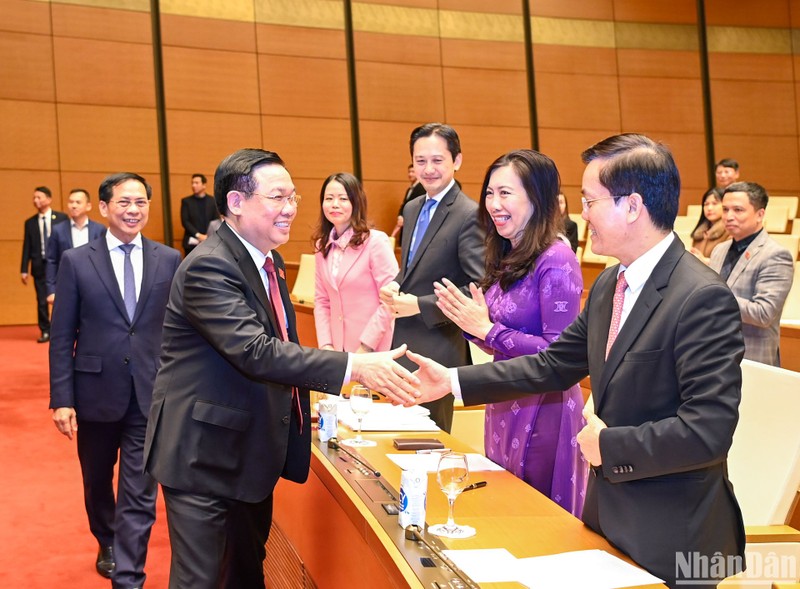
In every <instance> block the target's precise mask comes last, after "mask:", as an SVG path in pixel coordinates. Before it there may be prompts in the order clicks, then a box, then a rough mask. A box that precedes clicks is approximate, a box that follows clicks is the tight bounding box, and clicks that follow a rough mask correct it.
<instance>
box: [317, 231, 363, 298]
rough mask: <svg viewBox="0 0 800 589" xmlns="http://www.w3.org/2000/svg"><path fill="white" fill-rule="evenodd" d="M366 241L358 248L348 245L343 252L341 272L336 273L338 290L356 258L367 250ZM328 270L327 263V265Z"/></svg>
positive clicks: (340, 263) (340, 265)
mask: <svg viewBox="0 0 800 589" xmlns="http://www.w3.org/2000/svg"><path fill="white" fill-rule="evenodd" d="M367 239H369V238H367ZM366 249H367V248H366V243H362V244H361V245H360V246H358V247H357V248H355V247H351V246H348V247H347V248H346V249H345V250H344V252H342V260H341V262H339V273H338V274H337V275H336V280H335V281H334V284H335V285H336V290H339V286H340V285H341V284H342V281H343V280H344V277H345V276H346V275H347V273H348V272H349V271H350V269H351V268H352V267H353V264H355V263H356V260H358V258H360V257H361V255H362V254H363V253H364V251H366ZM325 267H326V270H327V264H326V265H325Z"/></svg>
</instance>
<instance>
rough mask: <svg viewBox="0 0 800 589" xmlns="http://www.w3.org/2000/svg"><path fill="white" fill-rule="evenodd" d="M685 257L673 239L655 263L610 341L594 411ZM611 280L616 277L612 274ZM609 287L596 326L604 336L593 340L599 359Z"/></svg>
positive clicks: (610, 299) (609, 304) (610, 303)
mask: <svg viewBox="0 0 800 589" xmlns="http://www.w3.org/2000/svg"><path fill="white" fill-rule="evenodd" d="M685 253H686V250H685V248H684V247H683V243H682V242H681V241H680V239H679V238H678V237H677V235H676V236H675V237H674V239H673V242H672V244H670V246H669V248H667V251H666V252H665V253H664V255H663V256H662V257H661V259H660V260H659V261H658V264H656V267H655V268H653V272H652V273H651V274H650V277H649V278H648V279H647V281H646V282H645V283H644V286H643V287H642V292H641V293H640V294H639V298H637V299H636V304H635V305H634V306H633V308H632V309H631V311H630V314H629V315H628V318H627V319H626V320H625V323H624V324H623V326H622V328H621V329H620V331H619V333H618V334H617V339H616V340H615V341H614V345H613V346H612V347H611V350H610V351H609V354H608V358H607V359H606V361H605V365H604V366H603V372H602V373H601V376H600V383H599V385H600V386H599V387H598V388H597V390H596V395H595V397H594V399H595V405H596V411H598V412H599V411H600V409H601V407H602V402H603V398H604V394H605V391H606V388H607V387H608V383H609V382H610V381H611V378H612V377H613V376H614V373H615V372H616V370H617V368H618V367H619V365H620V364H621V363H622V360H623V358H624V357H625V354H627V353H628V351H629V350H630V348H631V346H632V345H633V344H634V343H635V342H636V339H637V338H638V337H639V334H640V333H641V332H642V330H643V329H644V328H645V326H646V325H647V323H648V321H650V317H651V316H652V315H653V313H654V312H655V310H656V309H657V308H658V306H659V305H660V304H661V301H662V300H663V297H662V296H661V289H663V288H665V287H667V286H668V285H669V278H670V276H671V275H672V272H673V270H674V269H675V266H676V264H677V263H678V261H679V260H680V259H681V256H682V255H684V254H685ZM614 276H616V274H615V275H614ZM609 283H610V285H609V286H611V288H610V292H604V293H603V294H604V295H605V296H604V298H603V307H601V308H603V309H604V310H605V309H606V308H607V309H608V314H607V317H606V315H605V313H604V314H603V319H602V321H601V324H600V326H599V328H600V329H602V328H603V325H604V326H605V331H604V332H603V333H604V336H598V338H597V339H598V340H600V339H602V344H603V345H602V346H596V348H595V353H599V354H603V355H605V349H606V343H607V342H608V328H609V326H610V325H611V311H612V308H613V298H614V287H615V284H616V281H609ZM607 290H608V289H607ZM592 389H593V392H595V391H594V387H592Z"/></svg>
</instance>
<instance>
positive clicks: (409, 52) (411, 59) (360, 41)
mask: <svg viewBox="0 0 800 589" xmlns="http://www.w3.org/2000/svg"><path fill="white" fill-rule="evenodd" d="M342 41H344V40H342ZM353 45H354V47H355V53H356V57H357V59H358V61H359V62H365V61H380V62H385V63H397V64H414V65H427V66H438V65H441V62H442V57H441V54H442V53H443V52H444V47H443V45H444V44H443V43H440V41H439V39H435V38H433V37H422V36H416V37H412V36H410V35H403V34H398V35H387V34H383V33H370V32H363V31H356V32H355V33H354V35H353Z"/></svg>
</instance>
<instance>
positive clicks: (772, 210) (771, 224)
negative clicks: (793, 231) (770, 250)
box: [764, 199, 789, 233]
mask: <svg viewBox="0 0 800 589" xmlns="http://www.w3.org/2000/svg"><path fill="white" fill-rule="evenodd" d="M771 200H772V199H770V201H771ZM788 225H789V207H787V206H786V205H778V204H772V202H770V203H769V205H768V206H767V208H766V210H765V211H764V228H765V229H766V230H767V232H768V233H786V228H787V226H788Z"/></svg>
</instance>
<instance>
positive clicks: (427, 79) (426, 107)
mask: <svg viewBox="0 0 800 589" xmlns="http://www.w3.org/2000/svg"><path fill="white" fill-rule="evenodd" d="M356 79H357V80H358V109H359V115H360V117H361V119H364V120H377V121H408V122H409V123H410V124H412V125H413V126H412V129H413V128H414V126H416V125H419V124H421V123H422V122H427V121H440V120H443V119H444V108H443V102H444V90H443V88H442V74H441V69H440V68H438V67H432V66H422V65H403V64H388V63H378V62H360V63H359V64H358V65H357V68H356ZM445 83H446V82H445Z"/></svg>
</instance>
